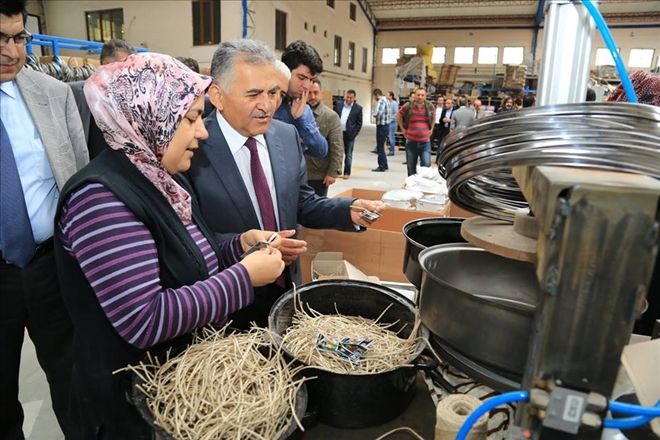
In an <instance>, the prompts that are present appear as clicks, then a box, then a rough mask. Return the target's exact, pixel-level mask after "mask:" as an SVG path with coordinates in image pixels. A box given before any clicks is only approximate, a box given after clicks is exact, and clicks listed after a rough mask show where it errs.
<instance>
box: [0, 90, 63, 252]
mask: <svg viewBox="0 0 660 440" xmlns="http://www.w3.org/2000/svg"><path fill="white" fill-rule="evenodd" d="M0 90H1V91H0V101H1V102H2V105H0V117H1V118H2V123H3V124H4V126H5V129H6V130H7V134H8V135H9V140H10V142H11V148H12V151H13V152H14V159H16V168H17V169H18V175H19V177H20V179H21V186H22V187H23V196H24V197H25V205H26V207H27V212H28V215H29V216H30V224H31V225H32V235H33V236H34V241H35V243H37V244H39V243H42V242H44V241H46V240H47V239H49V238H50V237H52V236H53V229H54V222H53V219H54V218H55V211H56V210H57V200H58V199H59V195H60V191H59V189H58V188H57V183H56V182H55V177H54V176H53V170H52V169H51V167H50V162H49V161H48V155H47V153H46V148H45V147H44V144H43V142H42V141H41V135H40V134H39V130H38V129H37V127H36V125H35V124H34V121H33V120H32V115H31V114H30V110H29V109H28V107H27V104H26V103H25V100H23V96H22V95H21V92H20V90H19V89H18V86H17V85H16V81H6V82H3V83H2V85H1V86H0ZM0 209H2V207H0Z"/></svg>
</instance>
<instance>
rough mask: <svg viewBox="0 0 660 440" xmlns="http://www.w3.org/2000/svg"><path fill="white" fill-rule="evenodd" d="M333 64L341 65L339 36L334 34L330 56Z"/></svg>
mask: <svg viewBox="0 0 660 440" xmlns="http://www.w3.org/2000/svg"><path fill="white" fill-rule="evenodd" d="M332 60H333V62H334V64H335V66H341V37H340V36H339V35H335V50H334V53H333V56H332Z"/></svg>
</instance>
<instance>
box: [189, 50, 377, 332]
mask: <svg viewBox="0 0 660 440" xmlns="http://www.w3.org/2000/svg"><path fill="white" fill-rule="evenodd" d="M211 75H212V76H213V78H214V83H213V84H212V85H211V87H210V88H209V91H208V94H209V96H210V98H211V102H212V103H213V105H214V106H215V107H216V109H217V110H218V111H217V112H215V113H214V114H211V115H210V116H209V117H207V118H206V120H205V124H206V129H207V130H208V133H209V137H208V139H207V140H206V141H204V142H202V143H200V147H199V151H198V152H197V153H195V156H194V158H193V161H192V167H191V169H190V171H189V176H190V177H191V180H192V183H193V186H194V188H195V191H196V193H197V196H198V198H199V202H200V207H201V210H202V215H203V216H204V218H205V219H206V221H207V222H208V224H209V226H210V227H211V229H212V230H213V231H214V232H215V233H216V234H217V237H218V239H219V240H222V239H224V238H225V236H226V234H233V233H234V232H237V231H240V232H242V231H246V230H248V229H251V228H257V229H265V230H274V231H280V235H281V236H282V237H283V240H282V245H281V246H280V248H279V249H280V251H281V252H282V258H283V259H284V261H285V262H286V263H287V264H289V266H288V268H287V270H285V272H284V279H279V280H278V281H276V282H275V283H273V284H271V285H269V286H266V287H264V288H258V289H255V301H254V303H253V304H252V305H250V306H248V307H246V308H244V309H242V310H241V311H240V312H238V313H236V314H234V315H232V316H231V319H232V321H233V325H234V326H236V327H239V328H245V327H247V326H248V325H249V323H250V322H251V321H256V322H257V323H258V324H260V325H265V324H266V323H267V319H268V312H269V310H270V307H271V305H272V304H273V303H274V301H275V300H276V299H277V298H278V297H279V296H280V295H281V294H282V293H284V292H285V291H286V289H288V288H289V287H290V286H291V283H292V282H295V283H297V284H298V283H300V279H301V277H300V268H299V266H298V264H297V261H296V260H297V258H298V256H299V255H300V254H302V253H303V252H305V251H306V246H307V243H306V242H304V241H302V240H296V239H294V238H293V236H294V235H295V233H296V231H295V228H296V227H297V225H298V224H301V225H303V226H306V227H311V228H336V229H342V230H346V231H355V230H358V229H360V227H366V226H367V223H366V222H365V221H364V219H363V218H362V217H361V213H362V211H363V209H362V208H366V209H369V210H375V211H380V210H381V209H382V207H383V205H382V203H380V202H372V201H367V200H361V199H357V200H351V199H328V198H325V197H319V196H317V195H316V194H315V193H314V190H313V189H312V188H311V187H310V186H309V185H308V184H307V171H306V164H305V158H304V155H303V148H302V145H301V144H300V141H299V137H298V134H297V132H296V129H295V127H294V126H293V125H290V124H286V123H284V122H281V121H277V120H273V119H272V116H273V113H274V111H275V109H276V107H277V104H278V102H279V99H280V85H279V83H281V81H280V80H279V77H278V75H277V70H276V67H275V55H274V53H273V52H272V50H271V49H269V48H268V47H267V46H265V45H264V44H263V43H260V42H258V41H254V40H247V39H242V40H234V41H228V42H223V43H221V44H220V45H219V46H218V49H217V50H216V52H215V54H214V55H213V60H212V63H211ZM351 206H353V207H356V206H357V207H358V208H353V209H352V208H351ZM359 207H362V208H359Z"/></svg>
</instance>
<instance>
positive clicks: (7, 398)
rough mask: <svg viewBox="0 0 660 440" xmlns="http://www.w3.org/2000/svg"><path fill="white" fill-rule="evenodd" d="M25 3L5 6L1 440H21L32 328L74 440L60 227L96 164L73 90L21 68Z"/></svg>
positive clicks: (0, 14) (0, 139) (1, 40)
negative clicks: (23, 370) (78, 180)
mask: <svg viewBox="0 0 660 440" xmlns="http://www.w3.org/2000/svg"><path fill="white" fill-rule="evenodd" d="M26 17H27V15H26V12H25V0H13V1H2V2H0V102H2V105H0V253H1V254H2V255H1V256H0V298H2V307H0V409H1V410H0V438H2V439H11V440H14V439H23V438H24V436H23V430H22V428H23V409H22V406H21V403H20V402H19V401H18V377H19V367H20V361H21V348H22V346H23V339H24V337H25V331H26V329H27V332H28V334H29V335H30V339H31V340H32V342H33V343H34V346H35V348H36V352H37V357H38V359H39V364H40V365H41V367H42V368H43V370H44V372H45V373H46V378H47V379H48V385H49V387H50V395H51V399H52V402H53V409H54V411H55V415H56V416H57V420H58V422H59V424H60V427H61V428H62V431H63V432H64V435H65V436H66V438H69V437H70V435H71V434H70V433H71V421H70V420H69V417H68V406H69V391H70V387H71V377H72V373H71V370H72V351H73V325H72V324H71V319H70V318H69V315H68V313H67V310H66V309H65V307H64V303H63V302H62V296H61V294H60V290H59V283H58V280H57V272H56V270H55V257H54V253H53V229H54V217H55V209H56V207H57V202H58V199H59V194H60V190H61V188H62V187H63V186H64V183H65V182H66V181H67V180H68V179H69V177H71V176H72V175H73V174H74V173H75V172H76V171H78V170H79V169H80V168H82V167H83V166H85V164H87V162H88V161H89V157H88V155H87V146H86V145H85V134H84V133H83V127H82V123H81V122H80V116H79V115H78V108H77V107H76V102H75V99H74V97H73V93H72V92H71V90H70V89H69V87H68V86H67V85H66V84H64V83H62V82H59V81H57V80H56V79H54V78H51V77H49V76H47V75H45V74H43V73H39V72H35V71H33V70H29V69H26V68H25V67H23V65H24V64H25V59H26V50H25V46H26V45H27V43H29V42H30V40H31V38H32V37H31V35H30V34H29V33H28V32H27V31H26V30H25V20H26Z"/></svg>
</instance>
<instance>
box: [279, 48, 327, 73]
mask: <svg viewBox="0 0 660 440" xmlns="http://www.w3.org/2000/svg"><path fill="white" fill-rule="evenodd" d="M282 62H283V63H284V64H286V66H287V67H288V68H289V70H293V69H295V68H296V67H298V66H300V65H301V64H302V65H304V66H307V67H308V68H309V71H310V72H312V75H318V74H319V73H321V72H323V60H322V59H321V56H320V55H319V53H318V52H317V51H316V49H314V48H313V47H312V46H310V45H309V44H307V43H305V42H304V41H302V40H297V41H294V42H293V43H291V44H289V45H288V46H287V47H286V49H284V52H283V53H282Z"/></svg>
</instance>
